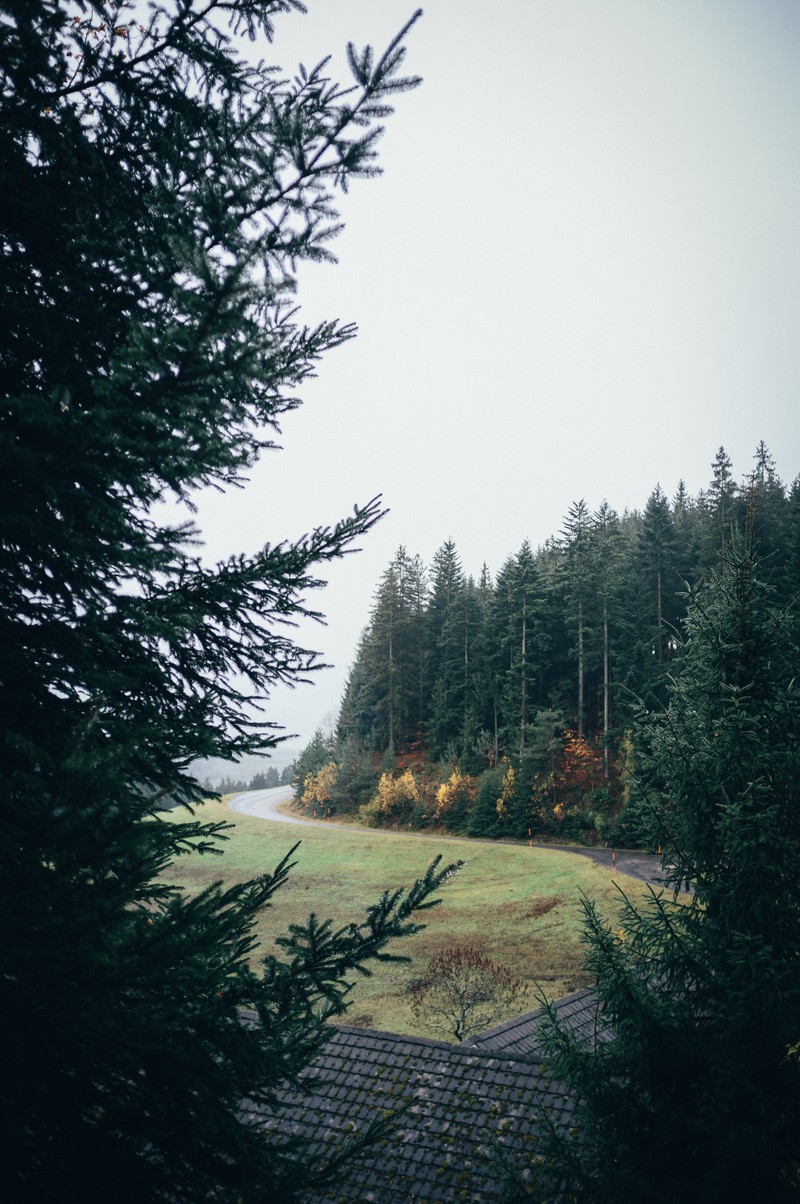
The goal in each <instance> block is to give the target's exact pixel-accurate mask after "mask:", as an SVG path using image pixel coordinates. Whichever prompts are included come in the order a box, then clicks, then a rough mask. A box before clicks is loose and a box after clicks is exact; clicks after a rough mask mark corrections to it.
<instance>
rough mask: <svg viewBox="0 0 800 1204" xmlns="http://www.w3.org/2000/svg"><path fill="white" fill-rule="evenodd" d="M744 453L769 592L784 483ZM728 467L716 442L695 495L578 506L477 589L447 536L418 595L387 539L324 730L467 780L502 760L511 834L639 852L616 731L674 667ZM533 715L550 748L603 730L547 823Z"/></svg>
mask: <svg viewBox="0 0 800 1204" xmlns="http://www.w3.org/2000/svg"><path fill="white" fill-rule="evenodd" d="M755 463H756V468H755V471H754V473H753V474H751V479H752V485H753V488H752V491H751V496H752V506H751V521H750V529H751V536H752V539H753V541H754V547H755V549H756V551H757V553H758V554H759V556H760V557H761V563H762V566H763V573H764V576H765V578H766V579H768V580H769V582H770V584H771V585H773V586H774V588H775V590H776V599H777V600H779V601H780V602H782V603H785V602H787V601H788V600H789V599H790V598H791V597H792V596H793V595H794V594H795V593H796V592H797V590H798V588H799V587H800V552H798V548H800V535H798V530H800V527H799V526H798V517H797V516H798V514H799V513H800V507H798V497H800V491H799V490H798V486H797V483H795V485H793V486H792V488H791V490H787V489H786V488H785V487H784V486H783V484H782V483H781V481H780V480H779V478H778V477H777V476H776V474H775V470H774V464H773V461H772V457H771V456H770V454H769V452H768V451H767V449H766V448H765V447H764V445H763V444H761V445H759V448H758V449H757V451H756V456H755ZM731 468H732V466H731V462H730V458H729V457H728V455H727V453H726V452H725V450H724V448H720V449H719V451H718V452H717V455H716V457H715V460H714V462H713V464H712V480H711V483H710V485H709V489H708V490H707V492H701V493H700V494H699V495H698V496H697V497H696V498H692V497H690V496H689V495H688V493H687V491H686V488H685V486H684V485H683V483H682V482H680V483H679V485H678V489H677V491H676V494H675V498H674V501H673V502H672V503H670V502H669V501H668V499H667V497H666V495H665V494H664V492H663V490H662V489H661V488H660V486H657V487H656V488H655V489H654V490H653V491H652V493H651V494H650V497H649V498H648V500H647V504H646V506H645V509H644V511H643V512H642V513H640V512H638V511H636V510H632V511H626V512H625V513H624V515H623V516H622V517H620V516H618V515H617V514H616V513H615V511H614V510H612V509H611V507H610V506H609V505H608V504H607V503H606V502H603V503H601V505H600V506H599V507H598V509H597V510H596V511H595V512H594V513H593V514H590V513H589V510H588V507H587V505H586V503H585V502H584V501H579V502H576V503H575V504H574V505H573V506H572V507H570V511H569V513H568V515H567V516H566V519H565V522H564V529H563V537H562V538H561V539H560V540H558V541H552V540H551V541H548V542H547V543H546V544H545V545H544V546H543V547H541V548H539V549H537V550H536V551H535V552H534V551H533V550H532V548H531V547H530V546H529V545H528V544H527V543H525V544H523V546H522V547H521V548H520V550H519V552H518V553H517V554H516V555H514V556H509V557H507V559H506V560H505V562H504V563H503V564H502V567H501V568H500V571H499V572H498V573H497V575H496V577H495V579H494V580H492V577H491V575H490V574H489V571H488V569H487V568H486V566H484V568H483V571H482V573H481V577H480V581H479V582H478V583H477V584H476V583H475V582H474V581H473V580H472V578H469V577H465V575H464V573H463V571H462V567H461V562H460V559H459V556H458V553H457V551H456V548H455V546H454V544H453V543H452V541H447V542H446V543H444V544H443V545H442V547H441V548H440V549H439V551H438V552H437V553H436V555H435V557H434V560H433V563H432V566H431V569H430V573H429V575H427V576H429V579H430V589H428V588H427V586H426V573H425V570H424V568H423V567H422V565H421V563H420V561H419V558H418V557H413V558H412V557H411V556H409V554H408V553H407V552H406V551H405V550H404V549H400V551H399V552H398V554H397V556H396V557H395V559H394V561H393V562H392V564H391V565H390V566H389V568H388V569H387V571H386V573H385V574H384V576H383V579H382V581H381V583H380V586H379V588H378V591H377V593H376V598H375V605H374V608H373V613H372V618H371V622H370V625H369V627H368V628H367V630H366V631H365V633H364V636H363V637H362V640H361V643H360V645H359V648H358V650H357V654H356V659H355V663H354V665H353V667H352V670H351V673H350V677H349V680H348V684H347V688H346V691H345V696H344V699H343V702H342V708H341V714H340V718H339V724H338V737H339V740H341V739H342V738H344V737H348V738H353V739H355V740H356V741H357V742H359V743H360V744H361V745H362V746H363V747H364V748H367V749H369V750H370V751H371V752H373V753H375V754H376V755H380V754H381V753H383V752H385V751H386V750H387V749H388V747H389V731H390V729H391V733H392V749H393V753H396V754H397V755H403V754H406V753H411V754H413V755H415V756H417V755H419V754H422V755H427V756H428V757H429V758H430V759H431V760H432V761H436V760H438V759H439V758H440V757H443V756H447V757H453V758H456V759H457V762H458V766H459V768H460V769H461V770H462V771H464V772H466V773H469V774H471V775H473V776H475V777H479V776H480V774H481V773H482V772H484V771H485V770H486V769H487V768H488V767H491V766H492V765H496V764H497V763H498V761H499V760H500V759H501V758H502V757H506V758H508V759H509V760H510V762H511V763H512V764H513V766H514V768H515V771H516V772H517V775H518V780H517V789H516V792H515V799H516V805H515V808H514V810H513V813H512V814H511V815H509V816H507V817H506V819H505V821H504V825H503V831H505V833H506V834H508V835H511V834H512V832H513V833H515V834H518V835H520V836H521V837H525V836H526V835H527V830H528V827H531V828H533V827H537V828H539V830H540V831H543V832H544V833H545V834H547V835H550V836H559V837H562V838H565V839H566V838H567V837H568V836H569V838H570V839H581V840H583V839H588V840H590V841H596V840H601V841H620V840H622V841H625V842H626V843H631V842H632V843H634V844H638V843H640V842H641V843H644V844H645V845H646V846H649V845H650V844H651V834H650V826H649V825H650V819H649V808H648V806H647V805H646V804H645V802H644V800H642V799H641V798H640V797H638V796H637V795H636V794H635V792H634V793H632V792H631V791H630V790H628V791H626V792H625V794H624V797H623V800H622V801H620V794H621V786H620V780H619V777H620V773H621V770H622V756H621V740H622V737H623V732H624V731H625V729H626V727H629V726H630V723H631V719H632V715H633V711H634V709H635V707H636V706H637V705H639V703H640V702H641V701H645V702H649V703H653V702H654V701H655V702H663V700H664V699H665V697H666V689H667V683H668V681H669V678H670V675H674V674H675V672H676V671H677V670H678V669H679V667H680V658H681V655H682V651H681V643H680V638H679V631H680V624H681V621H682V619H683V618H684V617H685V613H686V592H685V591H686V586H687V585H690V586H691V585H693V584H696V583H697V582H699V581H700V580H703V579H706V578H708V576H709V574H710V573H711V572H712V571H713V569H714V567H715V566H716V565H717V564H718V562H719V557H720V555H721V554H722V553H723V552H724V550H725V549H726V548H727V547H728V546H729V545H730V542H731V539H732V538H733V537H734V534H735V532H736V531H737V530H739V529H743V525H744V522H745V518H746V506H745V503H744V501H743V496H742V493H741V491H740V490H739V489H738V488H737V486H736V485H735V483H734V480H733V476H732V471H731ZM548 710H552V711H555V712H559V713H560V715H561V716H562V719H561V720H560V723H559V727H560V731H559V732H558V733H557V734H556V737H555V739H556V743H557V744H558V747H557V748H554V749H552V750H551V751H552V752H553V753H557V752H559V751H560V750H561V749H562V748H563V749H564V751H566V746H565V745H564V739H565V735H564V734H565V732H566V731H567V730H569V731H574V732H577V734H578V735H579V736H580V734H581V728H583V735H584V736H585V738H586V739H587V740H588V741H590V743H591V744H592V746H593V747H594V746H596V740H597V739H598V738H599V739H600V740H601V750H602V759H603V764H602V785H601V783H600V782H598V781H594V782H593V783H592V786H591V790H592V796H591V797H588V796H587V797H586V798H585V799H584V800H583V803H582V805H581V807H580V808H578V809H577V810H576V808H575V806H574V803H575V800H574V799H573V800H571V802H570V810H571V812H572V814H571V816H570V817H569V823H567V822H566V819H565V820H563V821H562V820H555V819H554V808H555V807H556V806H557V804H558V803H559V802H564V799H563V798H559V793H558V790H553V789H552V783H551V786H550V787H548V789H547V791H546V792H545V793H544V794H543V790H542V781H541V777H542V769H541V768H540V767H539V766H538V765H537V764H536V761H537V754H536V753H535V750H532V749H531V741H532V740H533V741H534V743H535V740H536V737H535V733H534V729H535V727H536V724H537V723H538V721H539V717H540V716H541V715H543V714H544V713H546V712H547V711H548ZM334 755H335V756H337V757H338V752H337V753H335V754H334ZM554 766H555V762H554V761H553V760H552V759H551V763H550V766H549V769H550V770H552V769H553V768H554ZM536 774H539V778H540V781H539V783H538V785H537V784H536V783H535V781H534V779H535V777H536ZM545 776H546V775H545ZM545 796H546V797H547V800H548V801H547V804H546V805H544V802H543V800H544V798H545ZM532 804H533V809H531V808H532ZM629 806H630V807H631V808H632V810H631V813H630V815H626V810H627V808H628V807H629ZM480 810H481V808H479V811H480ZM492 822H494V821H492ZM481 823H482V824H483V821H481ZM489 826H491V824H490V825H489ZM653 842H654V845H655V844H657V843H658V841H657V838H656V837H653Z"/></svg>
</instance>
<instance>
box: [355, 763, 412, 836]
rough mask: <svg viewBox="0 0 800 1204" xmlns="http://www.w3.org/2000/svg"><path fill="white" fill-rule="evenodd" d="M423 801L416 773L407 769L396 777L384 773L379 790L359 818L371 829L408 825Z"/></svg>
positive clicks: (362, 809) (364, 807) (363, 808)
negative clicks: (386, 825) (387, 825)
mask: <svg viewBox="0 0 800 1204" xmlns="http://www.w3.org/2000/svg"><path fill="white" fill-rule="evenodd" d="M422 801H423V796H422V792H421V791H420V787H419V784H418V782H417V779H416V777H415V776H414V772H413V770H411V769H406V770H405V772H404V773H401V774H399V775H398V776H397V777H394V776H393V775H392V774H391V773H382V774H381V776H380V781H379V782H378V789H377V790H376V792H375V794H374V795H373V796H372V798H371V799H370V800H369V802H368V803H367V804H366V805H365V806H363V807H362V808H361V809H360V811H359V813H358V814H359V818H360V819H361V820H362V822H363V823H365V824H369V825H370V827H379V826H380V825H381V824H386V823H389V824H406V823H409V822H410V821H411V819H412V816H413V813H414V810H415V808H416V807H418V806H419V804H420V803H421V802H422Z"/></svg>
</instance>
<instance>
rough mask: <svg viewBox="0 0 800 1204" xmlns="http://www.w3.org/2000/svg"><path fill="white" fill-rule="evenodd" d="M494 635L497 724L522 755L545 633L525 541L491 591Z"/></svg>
mask: <svg viewBox="0 0 800 1204" xmlns="http://www.w3.org/2000/svg"><path fill="white" fill-rule="evenodd" d="M493 625H494V628H495V633H496V635H495V638H496V640H497V643H498V651H499V654H500V657H501V658H502V659H501V662H500V683H501V692H500V699H501V727H502V729H503V742H504V744H505V746H506V747H507V748H508V750H509V752H512V751H513V753H514V754H515V756H518V757H520V758H521V757H522V756H523V754H524V752H525V740H526V735H527V729H528V724H529V723H530V721H531V719H532V717H533V713H534V709H535V707H536V704H537V702H538V701H539V700H540V696H541V690H540V689H538V688H537V687H539V686H540V684H541V670H540V665H541V659H542V652H543V649H544V641H545V632H544V631H543V629H542V625H541V589H540V583H539V580H538V573H537V567H536V559H535V557H534V554H533V552H532V550H531V546H530V544H529V543H528V541H527V540H525V541H524V542H523V544H522V547H521V548H520V550H519V552H518V553H517V555H516V556H512V557H509V559H508V560H507V561H506V562H505V564H504V565H503V567H502V569H501V570H500V572H499V574H498V577H497V583H496V587H495V595H494V617H493Z"/></svg>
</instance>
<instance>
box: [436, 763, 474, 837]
mask: <svg viewBox="0 0 800 1204" xmlns="http://www.w3.org/2000/svg"><path fill="white" fill-rule="evenodd" d="M474 797H475V782H474V779H473V778H471V777H470V776H469V775H468V774H464V773H462V772H461V770H460V769H458V768H455V769H454V770H453V772H452V773H451V774H450V777H449V778H448V779H447V781H446V782H442V784H441V785H440V786H439V788H438V790H437V791H436V807H435V810H434V812H433V819H434V822H435V823H440V824H444V826H445V828H447V829H448V830H449V831H455V832H462V831H463V830H464V829H465V827H466V826H467V821H468V820H469V816H470V811H471V809H472V801H473V799H474Z"/></svg>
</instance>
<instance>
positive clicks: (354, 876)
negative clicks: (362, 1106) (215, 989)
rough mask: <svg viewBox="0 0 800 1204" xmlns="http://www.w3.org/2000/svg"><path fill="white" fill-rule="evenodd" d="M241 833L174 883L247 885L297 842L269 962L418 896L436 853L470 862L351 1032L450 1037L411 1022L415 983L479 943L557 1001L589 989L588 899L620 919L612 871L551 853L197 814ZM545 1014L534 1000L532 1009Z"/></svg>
mask: <svg viewBox="0 0 800 1204" xmlns="http://www.w3.org/2000/svg"><path fill="white" fill-rule="evenodd" d="M198 818H201V819H204V820H205V819H207V820H218V819H222V818H224V819H227V820H229V821H231V822H232V824H233V825H234V827H233V830H232V831H231V832H230V833H229V835H230V839H229V840H228V841H227V842H226V844H225V845H224V846H223V848H224V853H223V856H221V857H215V856H202V857H201V856H189V857H181V858H180V859H178V861H177V862H176V864H175V866H174V868H173V869H172V870H171V871H170V874H169V878H170V880H171V881H173V882H177V883H180V884H181V885H182V886H185V887H186V888H187V889H188V890H190V891H192V890H199V889H201V888H202V887H203V886H205V885H207V884H208V883H209V882H213V881H219V880H223V881H225V882H229V883H232V882H235V881H241V880H243V879H247V878H252V877H254V876H255V875H256V874H259V873H263V872H264V871H265V870H271V869H272V868H273V867H274V866H275V865H276V863H277V862H278V861H279V860H280V859H281V857H282V856H283V855H284V854H285V853H286V852H287V851H288V850H289V849H290V848H291V846H292V845H293V844H294V843H295V842H296V841H298V840H301V841H302V843H301V845H300V848H299V849H298V850H297V853H296V855H295V858H296V861H297V865H296V867H295V869H294V870H293V871H292V874H291V878H290V880H289V882H288V884H287V885H286V886H285V887H284V888H283V889H282V890H280V891H279V892H278V893H277V895H276V896H275V901H274V903H273V905H272V907H271V908H270V909H269V910H268V911H266V912H265V913H264V914H263V915H262V917H261V920H260V922H259V929H258V935H259V939H260V941H261V943H262V946H263V948H264V950H265V951H267V950H269V951H272V950H273V949H274V945H273V941H274V938H275V936H277V935H280V933H281V932H284V931H285V930H286V928H287V927H288V925H289V924H291V923H293V922H295V921H299V920H304V919H305V918H306V917H307V916H308V914H309V913H310V912H312V911H313V912H316V913H317V915H319V916H320V917H328V916H330V917H331V918H332V919H333V920H334V922H335V923H336V924H346V923H348V922H350V921H352V920H360V919H361V918H362V917H363V914H364V910H365V908H366V907H367V906H368V905H369V904H370V903H371V902H374V901H375V900H376V899H377V898H378V897H379V896H380V894H381V893H382V891H384V890H387V889H389V890H391V889H393V888H395V887H398V886H404V885H409V884H410V883H411V882H412V881H413V880H414V879H415V878H417V877H420V876H421V875H422V874H423V873H424V871H425V869H426V868H427V866H428V865H429V863H430V862H431V861H432V860H433V858H434V857H435V856H437V854H441V855H442V857H443V859H444V860H445V862H451V861H456V860H458V859H459V858H462V859H463V860H464V861H465V862H466V865H465V866H464V868H463V869H462V871H461V873H460V874H459V875H458V876H457V877H456V878H454V879H452V880H451V881H450V882H448V883H447V885H446V886H445V887H444V888H443V890H442V893H441V899H442V903H441V905H440V906H439V907H438V908H436V909H434V910H432V911H429V912H427V913H425V914H424V915H423V916H422V917H421V918H422V919H424V920H425V922H426V924H427V927H426V929H425V931H424V932H421V933H419V934H418V935H416V936H413V937H410V938H408V939H406V940H403V941H398V942H397V943H396V944H395V945H394V946H393V947H392V951H393V952H395V953H402V954H405V955H407V956H409V957H410V958H411V962H410V964H404V965H395V964H391V963H390V964H388V965H376V966H375V967H374V972H373V975H372V977H371V978H361V977H360V976H359V978H358V982H357V985H356V987H355V989H354V991H353V993H352V1005H351V1009H350V1011H349V1012H348V1014H347V1018H346V1019H347V1022H348V1023H350V1024H355V1025H359V1026H362V1027H370V1028H381V1029H388V1030H390V1031H392V1032H402V1033H416V1034H417V1035H420V1036H442V1035H443V1034H442V1033H440V1032H438V1033H437V1032H436V1031H434V1030H433V1029H425V1028H424V1027H420V1026H419V1025H415V1024H414V1023H413V1022H412V1017H411V1011H410V1008H409V1004H408V987H409V984H410V982H411V981H412V980H413V979H415V978H417V977H419V976H420V974H421V973H422V972H423V970H424V969H425V967H426V965H427V962H428V959H429V958H430V957H431V956H433V955H434V954H436V953H439V952H441V951H442V950H443V949H445V948H447V947H448V946H450V945H459V944H474V945H478V946H479V947H480V949H481V950H482V952H483V953H484V954H486V955H487V956H489V957H491V958H492V959H493V960H494V961H496V962H499V963H501V964H502V965H504V966H506V967H507V968H508V969H509V970H510V971H511V972H512V973H513V974H515V975H516V976H517V977H520V978H525V979H531V980H534V979H535V980H536V982H538V983H539V984H540V985H541V987H542V988H543V989H544V991H545V993H546V994H547V995H548V996H549V997H550V998H554V999H555V998H558V997H559V996H561V995H565V994H567V993H568V992H570V991H573V990H576V989H577V988H579V987H582V986H585V985H587V982H588V979H587V977H586V975H585V974H584V972H583V970H582V954H583V946H582V943H581V940H580V903H579V897H580V892H581V891H583V892H584V893H585V894H586V895H588V896H589V897H590V898H593V899H595V900H596V901H597V902H598V903H599V905H600V907H601V909H602V910H603V911H604V912H605V913H606V914H609V915H613V914H614V913H615V912H616V910H617V909H618V906H619V893H618V891H617V890H616V889H615V887H614V880H613V878H612V876H611V874H610V873H609V871H608V869H606V868H604V867H601V866H599V865H597V864H596V863H595V862H593V861H591V860H590V859H589V858H586V857H579V856H575V855H574V854H569V853H564V852H562V851H559V850H557V849H552V848H535V847H534V848H533V849H530V848H529V847H528V846H527V845H505V844H496V843H493V842H491V841H464V840H454V839H448V838H447V837H435V836H427V835H426V836H411V835H397V834H395V833H392V832H386V831H379V830H378V831H376V830H374V829H364V830H361V831H358V832H353V831H346V830H343V829H341V828H339V827H337V826H336V825H331V826H330V827H324V828H322V827H320V828H316V827H302V828H301V827H289V826H288V825H287V824H281V823H276V822H273V821H270V820H261V819H253V818H251V817H249V816H244V815H237V814H236V813H235V812H231V811H228V810H227V809H224V807H223V804H221V803H215V802H210V803H207V804H206V805H205V807H204V808H203V809H202V810H201V811H200V812H199V813H198ZM619 882H620V885H621V886H623V888H624V889H625V891H626V892H627V893H628V894H629V895H631V896H632V897H638V896H640V895H641V894H642V893H643V892H644V890H645V887H644V885H643V884H641V883H638V882H635V881H634V880H633V879H630V878H620V879H619ZM535 1006H536V1000H535V998H534V996H533V994H532V995H531V1002H530V1007H535Z"/></svg>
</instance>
